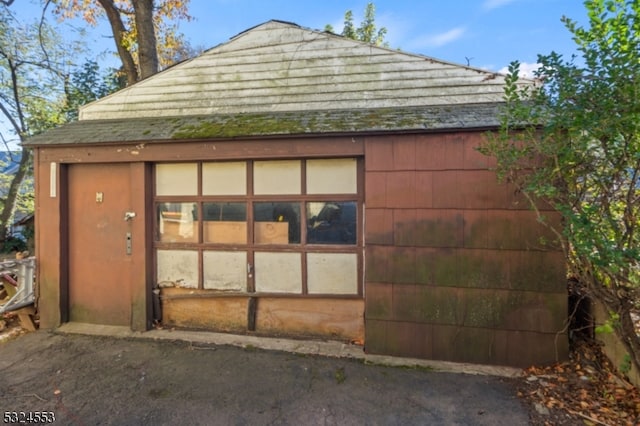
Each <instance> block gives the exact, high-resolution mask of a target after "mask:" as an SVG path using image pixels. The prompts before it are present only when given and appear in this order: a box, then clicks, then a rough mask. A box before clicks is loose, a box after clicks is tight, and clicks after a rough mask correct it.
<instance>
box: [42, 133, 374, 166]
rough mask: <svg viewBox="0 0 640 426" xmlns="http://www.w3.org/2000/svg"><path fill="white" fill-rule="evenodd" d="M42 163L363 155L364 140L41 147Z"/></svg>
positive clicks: (293, 139) (332, 139)
mask: <svg viewBox="0 0 640 426" xmlns="http://www.w3.org/2000/svg"><path fill="white" fill-rule="evenodd" d="M39 150H40V158H39V160H38V161H40V162H51V161H55V162H58V163H61V164H64V163H103V162H139V161H144V162H159V161H165V162H169V161H202V160H211V161H214V160H247V159H258V158H259V159H287V158H300V157H307V158H322V157H326V158H330V157H337V156H361V155H363V154H364V138H362V137H337V138H328V137H324V138H292V139H277V140H276V139H274V140H248V139H245V140H227V141H209V142H206V141H205V142H173V143H171V144H164V143H161V144H157V143H152V144H145V143H139V144H120V145H99V146H97V145H93V146H56V147H54V148H48V147H46V148H45V147H41V148H39Z"/></svg>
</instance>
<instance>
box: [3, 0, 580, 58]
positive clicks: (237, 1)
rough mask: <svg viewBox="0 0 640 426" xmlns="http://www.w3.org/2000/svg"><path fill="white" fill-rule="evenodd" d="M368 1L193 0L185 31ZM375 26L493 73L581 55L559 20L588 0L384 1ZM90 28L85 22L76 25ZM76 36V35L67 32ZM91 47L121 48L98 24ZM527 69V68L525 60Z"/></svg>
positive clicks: (27, 3) (339, 22)
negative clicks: (553, 56)
mask: <svg viewBox="0 0 640 426" xmlns="http://www.w3.org/2000/svg"><path fill="white" fill-rule="evenodd" d="M38 3H39V2H38V1H36V0H15V2H14V4H13V6H11V7H12V9H13V10H15V11H17V12H18V13H19V14H20V15H21V16H25V17H31V18H33V19H35V18H37V17H38V16H39V14H40V9H39V7H38V6H37V4H38ZM367 3H369V1H367V0H314V1H311V0H190V3H189V11H190V14H191V15H192V16H193V17H194V19H193V20H192V21H190V22H184V21H183V22H181V23H180V31H181V32H182V33H184V34H185V36H186V38H187V40H188V41H189V42H190V43H191V45H192V46H194V47H198V48H203V49H208V48H211V47H214V46H216V45H218V44H220V43H223V42H226V41H228V40H229V38H231V37H233V36H235V35H236V34H239V33H241V32H243V31H245V30H247V29H249V28H252V27H254V26H256V25H259V24H262V23H264V22H266V21H269V20H271V19H277V20H282V21H288V22H293V23H295V24H298V25H300V26H302V27H306V28H310V29H318V30H323V29H324V27H325V25H327V24H331V25H332V26H333V27H334V29H335V30H336V31H337V32H340V31H341V30H342V27H343V21H344V14H345V12H346V11H347V10H351V11H352V12H353V14H354V22H355V23H356V24H359V23H360V22H361V20H362V18H363V15H364V10H365V8H366V5H367ZM373 3H374V4H375V7H376V24H377V26H378V27H385V28H386V29H387V35H386V41H387V42H388V43H389V47H391V48H394V49H395V48H398V49H401V50H403V51H406V52H409V53H417V54H422V55H426V56H430V57H433V58H436V59H442V60H445V61H448V62H453V63H457V64H462V65H471V66H473V67H478V68H482V69H488V70H491V71H500V70H502V69H504V68H505V67H506V66H507V65H508V64H509V63H510V62H511V61H513V60H519V61H520V62H521V63H523V64H535V62H536V58H537V55H538V54H547V53H550V52H551V51H556V52H558V53H562V54H564V55H565V56H570V55H571V54H572V53H574V52H575V45H574V44H573V42H572V40H571V35H570V34H569V32H568V31H567V30H566V28H565V27H564V24H562V22H561V21H560V19H561V17H562V16H563V15H566V16H568V17H570V18H572V19H574V20H577V21H578V22H584V21H585V16H586V12H585V8H584V5H583V1H582V0H448V1H446V0H444V1H443V0H377V1H373ZM76 25H78V26H84V25H83V24H82V23H76ZM68 33H69V34H70V32H68ZM91 37H92V38H93V39H92V41H91V43H90V45H91V46H94V48H95V49H100V51H101V52H106V51H111V52H113V51H114V50H115V48H114V46H113V40H112V38H111V32H110V29H109V27H108V26H107V25H106V24H104V25H101V26H100V27H98V28H97V29H95V30H94V31H93V32H92V34H91ZM525 67H526V65H525Z"/></svg>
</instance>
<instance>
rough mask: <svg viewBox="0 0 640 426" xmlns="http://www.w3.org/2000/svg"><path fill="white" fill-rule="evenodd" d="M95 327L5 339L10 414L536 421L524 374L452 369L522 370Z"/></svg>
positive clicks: (64, 421) (268, 420) (238, 420)
mask: <svg viewBox="0 0 640 426" xmlns="http://www.w3.org/2000/svg"><path fill="white" fill-rule="evenodd" d="M80 328H82V327H80ZM67 331H71V332H74V331H81V330H74V329H73V327H72V329H67ZM94 332H97V333H98V334H105V335H102V336H95V335H94V336H89V335H84V334H66V333H49V332H45V331H38V332H35V333H29V334H26V335H24V336H21V337H19V338H18V339H15V340H12V341H9V342H5V343H2V344H0V415H5V416H6V414H5V413H7V412H18V413H19V412H21V411H22V412H25V413H28V412H35V411H41V412H42V411H47V412H53V413H54V414H55V418H56V422H55V423H54V424H60V425H104V424H112V425H249V424H250V425H268V424H274V425H280V424H285V425H286V424H291V425H352V424H354V425H356V424H357V425H360V424H371V425H414V424H415V425H526V424H529V408H528V407H527V406H525V405H523V403H522V402H521V401H520V400H518V399H517V397H516V396H515V390H514V384H515V381H516V380H517V379H515V378H509V377H500V376H495V375H483V374H468V373H454V372H451V371H468V372H475V373H478V372H491V373H496V374H502V375H503V376H504V375H511V374H514V373H515V370H509V369H491V368H487V369H483V368H482V367H479V366H465V365H458V364H447V363H439V364H436V363H432V364H426V363H422V364H421V366H415V364H416V363H414V362H411V360H402V359H398V358H385V357H365V356H363V355H362V354H361V352H362V351H361V350H359V348H357V347H356V348H354V347H349V346H345V345H340V344H320V343H319V344H317V345H314V344H310V343H308V342H299V341H298V342H296V341H286V340H280V339H254V338H250V337H240V336H227V335H216V334H210V333H188V332H169V331H166V330H159V331H156V332H150V333H144V334H143V335H138V334H135V333H130V332H125V331H119V330H117V329H107V330H99V329H97V331H96V329H94ZM225 339H226V340H225ZM230 344H231V345H240V346H244V347H239V346H231V345H230ZM261 346H262V347H270V348H271V349H282V350H285V351H274V350H264V349H260V348H259V347H261ZM291 351H296V352H298V353H292V352H291ZM319 354H327V355H332V356H336V355H340V356H342V357H343V358H335V357H326V356H321V355H319ZM381 364H385V365H381ZM386 364H398V365H401V364H409V365H412V367H407V366H405V367H401V366H389V365H386ZM417 364H420V363H417ZM427 365H433V366H435V367H436V368H437V370H435V369H433V368H430V367H427ZM442 370H448V371H449V372H443V371H442ZM18 415H19V414H18Z"/></svg>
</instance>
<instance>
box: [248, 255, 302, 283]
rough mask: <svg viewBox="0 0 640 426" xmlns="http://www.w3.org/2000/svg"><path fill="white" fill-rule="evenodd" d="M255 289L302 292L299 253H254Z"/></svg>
mask: <svg viewBox="0 0 640 426" xmlns="http://www.w3.org/2000/svg"><path fill="white" fill-rule="evenodd" d="M254 257H255V274H256V291H257V292H264V293H302V266H301V262H300V260H301V257H300V253H260V252H258V253H255V256H254Z"/></svg>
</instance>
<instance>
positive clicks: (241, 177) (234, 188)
mask: <svg viewBox="0 0 640 426" xmlns="http://www.w3.org/2000/svg"><path fill="white" fill-rule="evenodd" d="M202 193H203V194H204V195H245V194H246V193H247V163H245V162H244V161H242V162H229V163H227V162H224V163H204V164H203V165H202Z"/></svg>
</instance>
